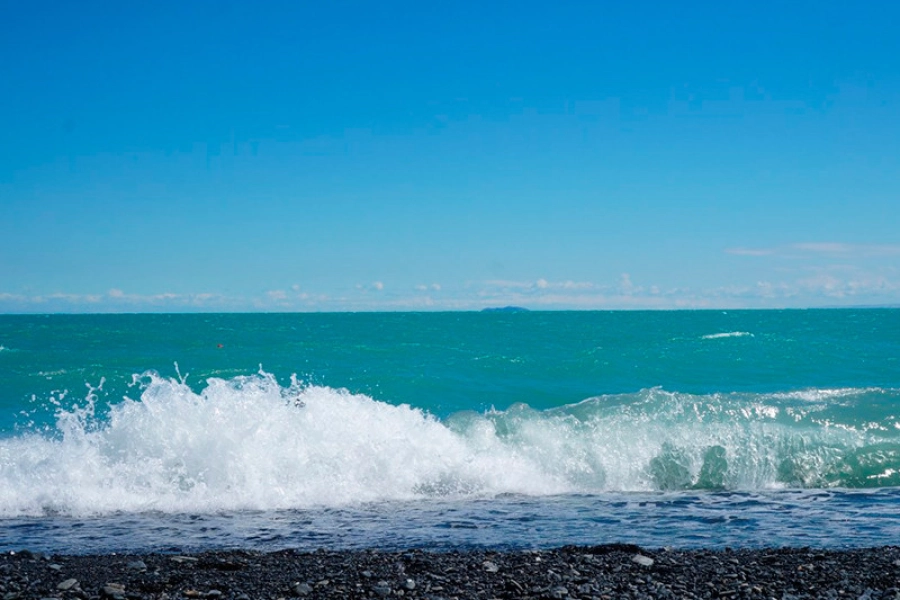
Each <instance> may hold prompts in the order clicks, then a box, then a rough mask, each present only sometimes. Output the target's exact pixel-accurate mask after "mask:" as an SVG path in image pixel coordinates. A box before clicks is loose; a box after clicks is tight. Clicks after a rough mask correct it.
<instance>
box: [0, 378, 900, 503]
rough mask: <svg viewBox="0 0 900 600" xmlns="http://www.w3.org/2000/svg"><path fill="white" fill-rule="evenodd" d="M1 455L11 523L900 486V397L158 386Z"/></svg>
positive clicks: (1, 442) (89, 411)
mask: <svg viewBox="0 0 900 600" xmlns="http://www.w3.org/2000/svg"><path fill="white" fill-rule="evenodd" d="M135 381H136V383H137V384H138V386H139V387H138V388H136V389H138V390H139V392H140V394H139V397H138V398H137V399H129V398H126V399H124V400H123V401H122V402H119V403H117V404H114V405H112V406H110V407H109V408H108V410H105V407H103V408H104V410H100V408H99V407H98V406H97V404H99V402H98V400H97V398H96V396H95V394H94V393H93V392H92V393H90V394H89V395H88V397H87V398H86V399H85V400H84V401H82V402H80V403H78V405H75V406H68V407H63V406H60V407H59V408H58V409H57V413H56V424H55V427H54V428H52V429H51V430H49V431H33V432H30V433H25V434H21V433H20V434H18V435H15V436H12V437H7V438H2V439H0V517H12V516H25V515H47V514H66V515H95V514H110V513H115V512H120V511H126V512H130V511H135V512H137V511H162V512H200V513H213V512H217V511H224V510H242V509H254V510H256V509H258V510H267V509H287V508H305V507H328V506H346V505H352V504H358V503H364V502H370V501H383V500H409V499H416V498H423V497H435V496H439V497H478V496H483V497H491V496H495V495H499V494H526V495H550V494H561V493H581V492H589V493H595V492H605V491H624V492H628V491H654V490H686V489H709V490H717V489H735V490H758V489H778V488H828V487H887V486H900V429H898V427H900V425H898V418H897V416H895V413H894V407H895V406H897V404H898V403H897V401H898V400H900V390H892V389H881V388H870V389H861V388H849V389H810V390H801V391H793V392H784V393H776V394H751V393H730V394H708V395H691V394H685V393H678V392H670V391H666V390H663V389H658V388H653V389H646V390H642V391H639V392H636V393H633V394H621V395H607V396H600V397H595V398H589V399H587V400H584V401H582V402H580V403H577V404H573V405H568V406H564V407H560V408H555V409H551V410H545V411H538V410H534V409H532V408H530V407H529V406H527V405H525V404H518V405H514V406H512V407H510V408H508V409H507V410H502V411H490V412H487V413H475V412H462V413H456V414H454V415H451V416H450V417H448V418H447V419H444V420H439V419H437V418H436V417H434V416H432V415H430V414H428V413H426V412H423V411H422V410H420V409H417V408H414V407H411V406H407V405H401V406H395V405H391V404H388V403H385V402H381V401H378V400H375V399H373V398H371V397H368V396H365V395H360V394H352V393H350V392H348V391H346V390H341V389H335V388H330V387H324V386H316V385H306V384H303V383H302V382H299V381H297V380H296V379H292V382H291V383H290V384H289V385H280V384H279V383H278V381H277V380H276V378H275V377H274V376H273V375H271V374H269V373H265V372H260V373H259V374H257V375H253V376H239V377H233V378H230V379H223V378H210V379H208V380H207V381H206V383H205V387H203V389H201V390H200V391H199V392H197V391H195V390H193V389H192V388H191V387H189V386H188V385H187V384H186V383H185V382H184V381H181V380H178V379H170V378H163V377H160V376H159V375H157V374H155V373H145V374H143V375H140V376H136V377H135Z"/></svg>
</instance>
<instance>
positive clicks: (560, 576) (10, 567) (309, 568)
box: [0, 544, 900, 600]
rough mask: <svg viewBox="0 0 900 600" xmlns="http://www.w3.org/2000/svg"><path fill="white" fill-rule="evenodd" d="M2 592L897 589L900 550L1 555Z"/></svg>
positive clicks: (868, 593) (240, 598)
mask: <svg viewBox="0 0 900 600" xmlns="http://www.w3.org/2000/svg"><path fill="white" fill-rule="evenodd" d="M0 598H2V599H3V600H19V599H30V598H36V599H40V598H59V599H61V600H63V599H75V598H78V599H82V600H89V599H98V600H100V599H109V600H145V599H146V600H150V599H176V598H178V599H181V598H185V599H187V598H208V599H213V600H215V599H222V600H225V599H233V600H255V599H269V598H271V599H278V598H410V599H412V598H422V599H429V600H441V599H447V600H450V599H464V598H486V599H489V598H535V599H538V598H541V599H543V598H549V599H567V598H573V599H575V598H578V599H612V598H634V599H640V598H777V599H793V598H854V599H860V600H862V599H866V600H870V599H871V600H875V599H884V598H900V548H898V547H893V546H891V547H880V548H867V549H852V550H821V549H809V548H782V549H737V550H732V549H728V548H726V549H723V550H715V551H707V550H687V551H685V550H667V549H654V550H651V549H645V548H640V547H637V546H631V545H621V544H616V545H604V546H594V547H574V546H566V547H562V548H558V549H553V550H540V551H485V550H473V551H465V550H458V551H451V552H431V551H428V550H424V549H417V550H404V551H392V552H388V551H375V550H363V551H316V552H297V551H292V550H283V551H278V552H270V553H257V552H248V551H239V550H233V551H223V552H204V553H200V554H191V555H169V554H144V555H138V554H135V555H124V554H106V555H82V556H77V555H72V556H66V555H42V554H37V553H32V552H29V551H27V550H22V551H17V552H7V553H4V554H3V555H0Z"/></svg>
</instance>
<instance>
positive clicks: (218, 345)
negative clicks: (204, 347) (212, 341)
mask: <svg viewBox="0 0 900 600" xmlns="http://www.w3.org/2000/svg"><path fill="white" fill-rule="evenodd" d="M224 347H225V345H224V344H216V348H224Z"/></svg>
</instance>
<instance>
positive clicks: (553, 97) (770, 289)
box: [0, 0, 900, 313]
mask: <svg viewBox="0 0 900 600" xmlns="http://www.w3.org/2000/svg"><path fill="white" fill-rule="evenodd" d="M898 22H900V4H898V3H895V2H891V1H888V0H884V1H873V2H861V3H860V2H849V1H841V2H830V1H827V0H823V1H817V2H804V1H802V0H800V1H795V2H787V3H785V2H766V1H761V2H730V3H722V2H718V1H716V2H690V1H686V2H670V1H668V0H666V1H650V0H646V1H642V0H636V1H633V2H612V1H609V2H605V1H596V2H566V1H554V2H529V1H527V0H520V1H517V2H469V1H466V0H459V1H456V2H446V3H438V2H421V1H420V0H417V1H410V2H394V1H391V0H387V1H382V2H357V1H349V2H345V1H340V0H335V1H329V2H304V1H299V2H298V1H289V2H288V1H285V2H279V1H274V0H272V1H265V0H262V1H258V2H249V1H241V2H229V1H227V0H219V1H214V2H212V1H202V0H192V1H188V2H185V1H183V0H179V1H177V2H174V1H169V0H158V1H154V2H118V1H115V2H114V1H110V2H96V1H90V0H85V1H80V2H69V1H65V2H49V1H44V0H29V1H28V2H21V1H18V0H0V312H2V313H45V312H184V311H215V312H219V311H368V310H376V311H381V310H478V309H481V308H484V307H491V306H505V305H517V306H524V307H527V308H531V309H604V310H605V309H644V308H650V309H657V308H658V309H672V308H782V307H787V308H790V307H817V306H862V305H900V36H898V35H897V34H896V24H897V23H898Z"/></svg>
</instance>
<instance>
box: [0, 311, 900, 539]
mask: <svg viewBox="0 0 900 600" xmlns="http://www.w3.org/2000/svg"><path fill="white" fill-rule="evenodd" d="M898 360H900V310H896V309H883V310H882V309H866V310H849V309H844V310H804V311H727V312H723V311H672V312H523V313H379V314H227V315H226V314H223V315H209V314H196V315H46V316H45V315H39V316H24V315H22V316H12V315H8V316H0V549H3V548H18V547H23V546H28V547H31V548H36V549H44V550H66V551H109V550H158V549H163V550H165V549H172V550H175V549H197V548H212V547H233V546H250V547H259V548H274V547H304V548H312V547H322V546H324V547H350V546H357V547H358V546H381V547H406V546H429V547H458V546H468V545H489V546H553V545H560V544H565V543H604V542H621V541H627V542H635V543H639V544H644V545H650V546H664V545H674V546H697V545H703V546H722V545H732V546H735V545H761V544H780V545H781V544H786V545H816V546H846V545H870V544H882V543H896V541H897V539H898V538H900V409H898V407H900V362H898Z"/></svg>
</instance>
